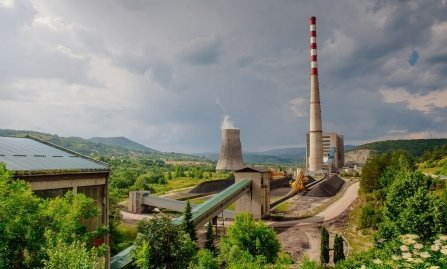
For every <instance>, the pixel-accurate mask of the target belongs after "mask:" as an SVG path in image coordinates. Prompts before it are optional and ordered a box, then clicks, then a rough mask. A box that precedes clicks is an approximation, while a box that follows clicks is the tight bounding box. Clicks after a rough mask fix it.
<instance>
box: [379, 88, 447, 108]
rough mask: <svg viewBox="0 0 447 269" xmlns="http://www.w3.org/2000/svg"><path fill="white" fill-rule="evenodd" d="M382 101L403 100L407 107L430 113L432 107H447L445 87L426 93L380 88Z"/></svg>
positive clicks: (396, 101)
mask: <svg viewBox="0 0 447 269" xmlns="http://www.w3.org/2000/svg"><path fill="white" fill-rule="evenodd" d="M380 93H381V94H382V96H383V98H384V101H385V102H387V103H400V102H403V103H405V104H406V106H407V107H408V108H409V109H415V110H419V111H421V112H424V113H430V112H432V111H433V109H434V108H445V107H447V88H446V89H444V90H437V91H431V92H429V93H427V94H411V93H409V92H408V91H406V90H405V89H403V88H396V89H381V90H380Z"/></svg>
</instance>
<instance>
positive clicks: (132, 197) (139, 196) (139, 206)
mask: <svg viewBox="0 0 447 269" xmlns="http://www.w3.org/2000/svg"><path fill="white" fill-rule="evenodd" d="M145 194H150V192H149V191H130V192H129V198H128V200H127V209H128V210H129V211H130V212H133V213H137V214H140V213H142V212H143V211H144V208H145V205H144V201H143V199H144V195H145Z"/></svg>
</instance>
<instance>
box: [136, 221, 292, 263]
mask: <svg viewBox="0 0 447 269" xmlns="http://www.w3.org/2000/svg"><path fill="white" fill-rule="evenodd" d="M209 227H211V228H212V225H209ZM138 231H139V232H140V234H139V235H138V238H137V242H136V249H135V251H134V253H133V255H134V257H135V260H136V265H137V266H138V267H139V268H196V269H202V268H203V269H205V268H206V269H208V268H211V269H212V268H234V269H236V268H256V269H259V268H278V269H279V268H288V265H289V264H291V263H292V260H291V258H290V257H289V256H288V255H285V254H282V253H279V250H280V244H279V241H278V239H277V238H276V234H275V232H274V231H273V230H272V229H271V228H269V227H267V226H266V225H265V224H264V223H263V222H261V221H255V220H254V219H253V217H251V216H250V215H248V214H241V215H238V216H236V220H235V222H234V223H233V224H232V225H231V226H230V227H229V228H228V233H227V235H226V236H224V237H222V238H221V241H220V254H219V256H217V257H216V256H215V252H213V251H212V250H210V249H209V248H205V249H202V250H199V251H197V245H196V244H195V242H194V241H192V240H191V238H190V237H189V236H188V234H187V233H185V231H184V230H183V227H181V226H175V225H173V224H172V222H171V221H170V220H169V219H168V218H166V217H165V216H163V217H158V218H154V219H151V220H144V221H142V222H140V223H139V224H138ZM211 231H212V229H211ZM208 241H209V240H208ZM210 243H211V242H210ZM210 243H208V244H207V245H211V244H210Z"/></svg>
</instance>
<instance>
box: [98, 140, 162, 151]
mask: <svg viewBox="0 0 447 269" xmlns="http://www.w3.org/2000/svg"><path fill="white" fill-rule="evenodd" d="M89 140H90V141H92V142H94V143H101V144H105V145H110V146H118V147H122V148H125V149H128V150H133V151H140V152H144V153H160V151H158V150H155V149H151V148H148V147H146V146H144V145H142V144H139V143H137V142H135V141H132V140H130V139H129V138H126V137H123V136H120V137H92V138H90V139H89Z"/></svg>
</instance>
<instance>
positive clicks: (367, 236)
mask: <svg viewBox="0 0 447 269" xmlns="http://www.w3.org/2000/svg"><path fill="white" fill-rule="evenodd" d="M363 205H364V203H363V202H362V201H361V199H359V200H357V201H356V202H355V205H354V208H353V209H352V211H351V213H350V214H349V217H348V223H347V225H346V228H345V229H344V230H343V231H342V234H343V236H344V237H345V238H346V240H348V242H349V247H350V252H360V251H365V250H368V249H370V248H371V247H373V239H374V231H372V230H370V229H363V230H360V229H358V228H357V227H358V225H357V221H358V219H360V214H361V213H362V207H363Z"/></svg>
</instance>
